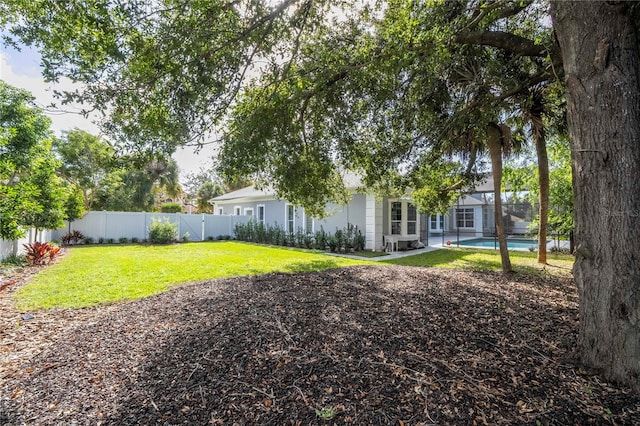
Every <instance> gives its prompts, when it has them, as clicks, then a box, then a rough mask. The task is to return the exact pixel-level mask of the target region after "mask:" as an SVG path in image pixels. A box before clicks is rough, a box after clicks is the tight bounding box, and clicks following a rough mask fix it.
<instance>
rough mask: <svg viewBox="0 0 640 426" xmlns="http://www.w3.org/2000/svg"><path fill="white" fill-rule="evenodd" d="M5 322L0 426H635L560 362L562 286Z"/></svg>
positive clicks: (340, 296) (374, 271)
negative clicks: (11, 350)
mask: <svg viewBox="0 0 640 426" xmlns="http://www.w3.org/2000/svg"><path fill="white" fill-rule="evenodd" d="M2 297H3V298H4V299H6V297H5V295H2ZM2 303H3V305H2V308H3V310H4V309H6V308H7V305H6V301H4V302H2ZM21 315H24V313H18V312H15V311H14V312H13V315H10V314H6V313H3V315H2V317H1V320H2V326H3V331H2V361H1V362H0V377H3V380H2V381H3V383H2V389H1V390H2V399H1V400H0V423H3V422H4V423H7V424H23V423H27V424H31V423H36V424H118V425H121V424H124V425H127V424H131V425H133V424H171V425H173V424H239V425H241V424H273V425H285V424H294V425H295V424H304V425H306V424H344V423H353V424H396V425H398V424H400V425H409V424H411V425H415V424H542V425H546V424H563V425H565V424H640V398H638V397H637V396H635V395H634V394H633V393H631V392H630V391H629V390H627V389H625V388H621V387H618V386H616V385H613V384H610V383H606V382H603V381H602V380H601V379H599V378H598V376H596V375H593V374H591V373H590V372H588V371H585V370H583V369H582V368H580V367H579V366H578V365H577V363H576V362H575V358H574V354H573V350H574V348H575V346H576V330H577V325H578V324H577V315H578V312H577V296H576V292H575V288H574V285H573V283H572V281H571V280H570V279H558V278H552V277H549V278H539V277H535V278H534V277H529V276H520V275H513V276H508V277H505V276H503V275H502V274H500V273H478V272H463V271H445V270H438V269H427V268H411V267H392V266H372V267H370V266H368V267H356V268H343V269H337V270H332V271H327V272H322V273H303V274H269V275H263V276H258V277H247V278H234V279H226V280H219V281H212V282H208V283H200V284H194V285H189V286H184V287H181V288H177V289H174V290H172V291H170V292H168V293H165V294H162V295H158V296H153V297H149V298H147V299H143V300H140V301H136V302H130V303H122V304H117V305H111V306H107V307H101V308H91V309H82V310H55V311H46V312H35V313H34V318H33V319H32V320H28V321H21V322H20V326H19V327H16V326H15V324H16V321H20V319H19V318H20V316H21ZM8 329H11V331H8ZM23 339H24V340H23ZM7 348H16V349H17V352H16V353H17V356H7V353H8V352H7ZM26 348H28V349H26Z"/></svg>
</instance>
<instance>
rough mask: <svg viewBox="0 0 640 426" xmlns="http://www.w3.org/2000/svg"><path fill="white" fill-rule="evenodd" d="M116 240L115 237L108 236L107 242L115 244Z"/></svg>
mask: <svg viewBox="0 0 640 426" xmlns="http://www.w3.org/2000/svg"><path fill="white" fill-rule="evenodd" d="M115 242H116V240H114V239H113V238H107V244H115Z"/></svg>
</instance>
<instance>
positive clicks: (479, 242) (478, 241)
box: [451, 238, 538, 250]
mask: <svg viewBox="0 0 640 426" xmlns="http://www.w3.org/2000/svg"><path fill="white" fill-rule="evenodd" d="M454 244H455V243H453V242H452V244H451V245H454ZM460 246H464V247H485V248H496V247H498V240H496V239H493V238H474V239H473V240H464V241H460ZM507 247H508V248H509V249H513V250H528V249H530V248H533V249H534V250H535V249H537V248H538V240H530V239H527V238H509V239H508V240H507Z"/></svg>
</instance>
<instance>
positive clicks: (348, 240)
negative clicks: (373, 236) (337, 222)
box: [235, 220, 365, 253]
mask: <svg viewBox="0 0 640 426" xmlns="http://www.w3.org/2000/svg"><path fill="white" fill-rule="evenodd" d="M235 234H236V239H237V240H239V241H248V242H254V243H261V244H273V245H277V246H289V247H300V248H307V249H316V250H329V251H331V252H334V253H339V252H343V253H348V252H350V251H352V250H353V251H361V250H364V245H365V238H364V235H362V232H361V231H360V230H359V229H358V227H357V226H353V225H349V226H347V228H345V229H336V232H335V233H333V234H331V233H328V232H325V230H324V229H323V228H322V227H320V230H319V231H316V232H314V233H307V232H304V231H303V230H302V228H298V229H297V230H296V231H295V232H287V231H286V230H285V229H283V228H282V227H280V226H279V225H278V224H275V225H265V224H263V223H261V222H258V221H256V220H250V221H249V222H247V223H246V224H244V223H236V226H235Z"/></svg>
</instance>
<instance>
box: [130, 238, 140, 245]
mask: <svg viewBox="0 0 640 426" xmlns="http://www.w3.org/2000/svg"><path fill="white" fill-rule="evenodd" d="M139 242H140V239H138V237H131V244H138V243H139Z"/></svg>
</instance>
